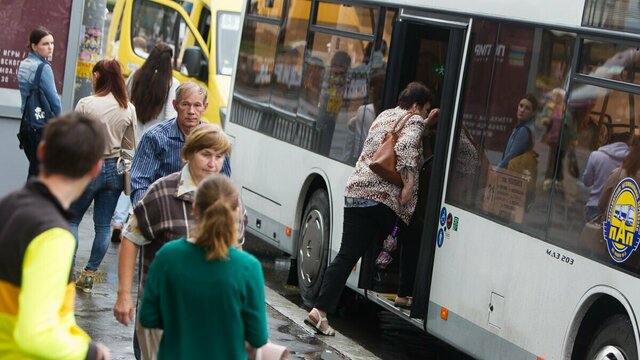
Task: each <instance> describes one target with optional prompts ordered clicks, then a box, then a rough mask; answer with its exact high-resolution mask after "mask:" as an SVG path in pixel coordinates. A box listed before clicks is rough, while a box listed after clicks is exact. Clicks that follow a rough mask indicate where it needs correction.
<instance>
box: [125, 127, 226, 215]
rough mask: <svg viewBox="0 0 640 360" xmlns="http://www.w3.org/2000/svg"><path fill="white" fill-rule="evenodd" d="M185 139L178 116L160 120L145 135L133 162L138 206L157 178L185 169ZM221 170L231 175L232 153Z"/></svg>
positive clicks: (133, 193) (134, 199) (133, 187)
mask: <svg viewBox="0 0 640 360" xmlns="http://www.w3.org/2000/svg"><path fill="white" fill-rule="evenodd" d="M184 141H185V136H184V134H183V133H182V131H180V128H178V122H177V119H176V118H173V119H171V120H166V121H163V122H161V123H159V124H158V125H156V126H154V127H152V128H151V129H149V131H147V132H146V133H145V134H144V135H143V136H142V139H141V140H140V144H139V145H138V149H137V150H136V154H135V156H134V158H133V164H132V165H131V203H132V204H133V205H134V206H135V205H136V204H137V203H138V202H139V201H140V199H142V196H143V195H144V193H145V192H146V191H147V189H148V188H149V186H150V185H151V184H152V183H153V182H154V181H156V180H158V179H160V178H161V177H163V176H167V175H169V174H173V173H175V172H179V171H180V169H182V159H181V158H180V151H181V150H182V146H184ZM220 173H221V174H224V175H227V176H231V166H230V165H229V158H228V157H226V158H225V159H224V164H223V165H222V171H220Z"/></svg>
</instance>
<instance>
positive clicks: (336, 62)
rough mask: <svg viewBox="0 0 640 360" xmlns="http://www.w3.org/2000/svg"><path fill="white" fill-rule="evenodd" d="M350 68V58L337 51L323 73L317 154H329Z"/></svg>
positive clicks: (342, 104) (342, 105) (343, 52)
mask: <svg viewBox="0 0 640 360" xmlns="http://www.w3.org/2000/svg"><path fill="white" fill-rule="evenodd" d="M350 67H351V56H349V54H347V52H346V51H343V50H338V51H336V53H335V54H334V55H333V57H332V58H331V63H330V66H329V68H328V69H327V70H326V71H325V75H324V78H323V80H322V89H321V94H320V112H319V114H318V120H317V124H316V127H317V128H318V130H319V132H320V138H319V142H318V152H319V153H320V154H324V155H333V154H331V148H332V146H331V145H332V142H333V134H334V131H335V128H336V123H335V121H336V117H337V116H338V114H339V113H340V112H341V111H342V109H343V107H344V106H345V104H344V102H345V96H344V92H345V88H346V86H347V73H348V72H349V69H350Z"/></svg>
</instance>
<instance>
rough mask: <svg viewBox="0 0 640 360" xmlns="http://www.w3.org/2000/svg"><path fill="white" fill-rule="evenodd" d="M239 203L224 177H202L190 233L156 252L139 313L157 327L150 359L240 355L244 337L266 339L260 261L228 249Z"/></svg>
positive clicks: (253, 342) (256, 341) (255, 342)
mask: <svg viewBox="0 0 640 360" xmlns="http://www.w3.org/2000/svg"><path fill="white" fill-rule="evenodd" d="M240 209H241V207H240V201H239V196H238V190H237V189H236V187H235V186H234V185H233V183H232V182H231V180H229V178H227V177H226V176H223V175H219V174H215V175H211V176H209V177H207V178H206V179H204V180H202V181H201V182H200V184H199V185H198V188H197V190H196V195H195V201H194V203H193V215H194V217H195V218H196V219H197V222H196V226H195V228H194V229H193V231H192V233H191V236H189V235H187V236H186V237H183V238H182V239H179V240H176V241H172V242H169V243H167V244H165V245H164V246H163V247H162V248H161V249H160V251H158V253H157V254H156V257H155V259H154V260H153V263H152V264H151V269H150V270H149V274H148V276H147V280H146V282H145V289H144V294H143V296H142V305H141V306H140V315H139V319H140V323H141V324H142V326H144V327H146V328H161V329H163V330H164V332H163V334H162V341H161V342H160V350H159V352H158V359H197V358H201V359H205V358H219V359H243V358H245V359H246V358H247V353H246V349H245V341H247V342H248V343H249V345H250V346H251V347H253V348H259V347H262V346H263V345H265V344H266V343H267V339H268V335H269V334H268V328H267V315H266V306H265V294H264V276H263V274H262V266H261V265H260V262H259V261H258V260H257V259H256V258H255V257H254V256H253V255H250V254H248V253H246V252H242V251H240V250H238V249H236V248H235V246H236V245H237V239H238V234H237V232H238V229H237V226H236V224H237V222H238V217H239V216H240V211H241V210H240ZM207 349H208V350H207Z"/></svg>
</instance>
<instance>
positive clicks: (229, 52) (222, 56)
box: [216, 11, 240, 75]
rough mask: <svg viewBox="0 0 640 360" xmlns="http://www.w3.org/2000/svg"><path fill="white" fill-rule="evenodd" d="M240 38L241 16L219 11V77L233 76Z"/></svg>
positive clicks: (217, 43)
mask: <svg viewBox="0 0 640 360" xmlns="http://www.w3.org/2000/svg"><path fill="white" fill-rule="evenodd" d="M239 36H240V14H239V13H235V12H226V11H218V31H217V41H216V54H217V59H216V63H217V64H218V66H217V69H216V70H217V72H218V74H219V75H231V74H233V68H234V64H235V60H236V53H237V48H238V46H237V44H238V43H237V41H238V37H239Z"/></svg>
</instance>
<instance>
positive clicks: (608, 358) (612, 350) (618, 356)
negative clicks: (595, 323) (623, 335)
mask: <svg viewBox="0 0 640 360" xmlns="http://www.w3.org/2000/svg"><path fill="white" fill-rule="evenodd" d="M626 358H627V357H626V356H625V355H624V354H623V353H622V351H620V349H618V348H617V347H615V346H611V345H608V346H605V347H604V348H602V350H600V351H598V353H597V354H596V356H594V357H593V360H624V359H626Z"/></svg>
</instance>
